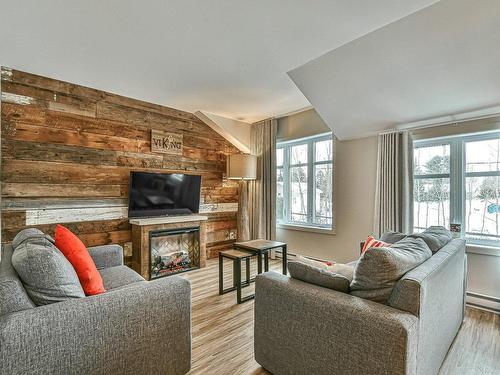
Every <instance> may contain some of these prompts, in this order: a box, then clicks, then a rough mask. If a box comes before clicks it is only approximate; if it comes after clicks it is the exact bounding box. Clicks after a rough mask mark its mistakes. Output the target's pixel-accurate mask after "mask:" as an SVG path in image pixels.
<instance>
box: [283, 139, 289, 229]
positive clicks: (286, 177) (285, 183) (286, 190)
mask: <svg viewBox="0 0 500 375" xmlns="http://www.w3.org/2000/svg"><path fill="white" fill-rule="evenodd" d="M289 155H290V147H289V146H285V147H284V152H283V173H284V178H283V191H284V197H283V200H284V201H285V205H284V206H285V213H284V216H285V223H289V222H290V165H289V163H290V158H289Z"/></svg>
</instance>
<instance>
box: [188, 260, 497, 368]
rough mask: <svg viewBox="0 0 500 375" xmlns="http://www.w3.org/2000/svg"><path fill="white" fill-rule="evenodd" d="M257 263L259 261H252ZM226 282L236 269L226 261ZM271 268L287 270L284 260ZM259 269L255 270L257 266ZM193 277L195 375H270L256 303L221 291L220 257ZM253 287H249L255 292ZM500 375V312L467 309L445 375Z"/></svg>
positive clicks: (272, 263)
mask: <svg viewBox="0 0 500 375" xmlns="http://www.w3.org/2000/svg"><path fill="white" fill-rule="evenodd" d="M252 263H254V262H252ZM225 264H226V266H225V283H226V284H225V286H230V284H231V280H232V269H231V265H230V262H227V263H225ZM271 269H274V270H276V271H281V262H280V261H277V260H276V261H271ZM252 273H253V274H254V273H255V269H254V268H253V269H252ZM182 277H185V278H186V279H188V280H190V281H191V284H192V298H193V316H192V319H193V321H192V324H193V326H192V327H193V328H192V329H193V331H192V334H193V353H192V369H191V371H190V372H189V375H201V374H203V375H233V374H245V375H265V374H266V375H268V374H269V373H268V372H267V371H265V370H264V369H263V368H261V367H260V366H259V364H258V363H257V362H255V360H254V358H253V306H254V302H253V301H249V302H245V303H243V304H241V305H238V304H236V294H235V292H232V293H228V294H225V295H222V296H219V294H218V261H217V260H216V259H211V260H209V261H208V262H207V267H206V268H203V269H200V270H196V271H192V272H188V273H185V274H183V276H182ZM253 288H254V286H253V284H252V286H250V287H248V288H245V289H244V295H245V293H249V292H252V293H253ZM452 374H453V375H455V374H457V375H476V374H477V375H489V374H491V375H494V374H495V375H498V374H500V315H496V314H493V313H489V312H486V311H482V310H478V309H474V308H467V315H466V319H465V322H464V323H463V325H462V328H461V329H460V332H459V333H458V335H457V337H456V339H455V341H454V342H453V345H452V347H451V349H450V351H449V352H448V355H447V357H446V359H445V362H444V364H443V366H442V368H441V371H440V375H452Z"/></svg>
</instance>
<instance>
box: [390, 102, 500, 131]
mask: <svg viewBox="0 0 500 375" xmlns="http://www.w3.org/2000/svg"><path fill="white" fill-rule="evenodd" d="M496 116H500V106H496V107H490V108H486V109H480V110H477V111H471V112H464V113H459V114H455V115H448V116H441V117H435V118H432V119H428V120H421V121H415V122H410V123H407V124H402V125H398V126H396V128H395V129H391V130H390V131H386V132H395V131H402V130H419V129H426V128H433V127H436V126H443V125H457V124H459V123H463V122H467V121H477V120H484V119H488V118H492V117H496Z"/></svg>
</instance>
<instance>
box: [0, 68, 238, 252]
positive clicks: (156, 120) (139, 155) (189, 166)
mask: <svg viewBox="0 0 500 375" xmlns="http://www.w3.org/2000/svg"><path fill="white" fill-rule="evenodd" d="M1 90H2V91H1V99H2V107H1V120H2V129H1V130H2V134H1V153H2V154H1V183H2V186H1V188H2V220H1V224H2V242H3V243H7V242H10V241H11V240H12V238H13V237H14V236H15V234H16V233H17V232H18V231H19V230H21V229H23V228H26V227H37V228H40V229H41V230H43V231H45V232H48V233H49V234H53V232H54V228H55V224H56V223H62V224H64V225H66V226H68V228H70V229H71V230H72V231H74V232H75V233H76V234H78V235H79V236H80V238H81V239H82V240H83V241H84V243H85V244H86V245H87V246H95V245H103V244H108V243H119V244H122V245H123V246H124V247H125V249H126V260H129V259H130V258H129V257H130V256H131V245H130V241H131V230H130V225H129V224H128V220H127V217H126V216H127V199H126V198H127V193H128V182H129V173H130V171H132V170H133V171H159V172H181V173H191V174H200V175H201V176H202V197H201V202H202V207H201V208H202V211H203V212H205V213H207V214H208V216H209V221H208V225H207V233H208V234H207V252H208V254H207V255H208V256H209V257H214V256H217V253H218V251H219V250H222V249H227V248H229V247H231V245H232V243H233V242H234V240H233V239H234V238H235V237H236V211H237V206H238V204H237V202H238V196H237V195H238V190H237V189H238V187H237V184H236V183H234V182H231V181H223V178H222V177H223V172H224V171H225V163H226V156H227V155H228V154H230V153H238V152H239V151H238V150H237V149H236V148H235V147H234V146H232V145H231V144H230V143H229V142H227V141H226V140H225V139H224V138H223V137H221V136H220V135H219V134H217V133H216V132H215V131H213V130H212V129H211V128H210V127H208V126H207V125H205V124H204V123H202V122H201V121H200V120H199V119H198V118H197V117H196V116H194V115H193V114H191V113H187V112H183V111H180V110H176V109H172V108H167V107H163V106H160V105H156V104H152V103H146V102H142V101H139V100H135V99H130V98H125V97H122V96H118V95H114V94H110V93H106V92H103V91H99V90H95V89H90V88H87V87H82V86H79V85H75V84H71V83H67V82H62V81H58V80H55V79H50V78H45V77H41V76H37V75H33V74H29V73H25V72H21V71H17V70H12V69H9V68H2V69H1ZM151 129H158V130H166V131H170V132H174V133H179V134H182V135H183V154H182V157H179V156H171V155H164V154H156V153H151V151H150V137H151Z"/></svg>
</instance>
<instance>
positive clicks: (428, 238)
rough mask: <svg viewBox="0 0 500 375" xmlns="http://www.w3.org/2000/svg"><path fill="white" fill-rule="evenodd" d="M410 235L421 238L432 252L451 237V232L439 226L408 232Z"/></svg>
mask: <svg viewBox="0 0 500 375" xmlns="http://www.w3.org/2000/svg"><path fill="white" fill-rule="evenodd" d="M410 237H413V238H421V239H423V240H424V241H425V243H426V244H427V246H429V249H431V251H432V252H433V253H435V252H436V251H438V250H439V249H441V248H442V247H443V246H444V245H446V244H447V243H448V242H450V241H451V240H452V239H453V236H452V235H451V232H450V231H449V230H448V229H446V228H445V227H440V226H432V227H429V228H427V229H426V230H424V231H423V232H422V233H413V234H410Z"/></svg>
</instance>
